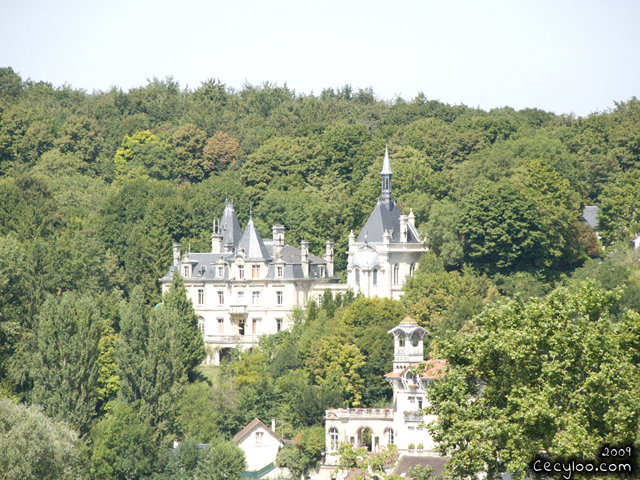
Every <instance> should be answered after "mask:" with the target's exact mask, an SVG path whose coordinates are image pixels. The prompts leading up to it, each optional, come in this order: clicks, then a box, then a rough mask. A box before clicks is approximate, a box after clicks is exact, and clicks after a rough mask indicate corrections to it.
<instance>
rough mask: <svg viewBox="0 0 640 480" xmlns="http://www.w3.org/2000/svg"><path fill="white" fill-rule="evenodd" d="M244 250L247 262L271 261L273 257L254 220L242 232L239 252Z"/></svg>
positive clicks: (250, 220)
mask: <svg viewBox="0 0 640 480" xmlns="http://www.w3.org/2000/svg"><path fill="white" fill-rule="evenodd" d="M241 248H242V249H244V254H245V258H246V259H247V260H269V259H270V258H271V256H270V255H269V252H268V251H267V247H265V245H264V242H263V241H262V237H260V232H258V229H257V228H256V226H255V225H254V224H253V218H250V219H249V223H247V228H245V229H244V232H242V236H241V237H240V241H239V242H238V250H240V249H241Z"/></svg>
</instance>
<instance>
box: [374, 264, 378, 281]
mask: <svg viewBox="0 0 640 480" xmlns="http://www.w3.org/2000/svg"><path fill="white" fill-rule="evenodd" d="M373 284H374V285H378V269H376V268H374V269H373Z"/></svg>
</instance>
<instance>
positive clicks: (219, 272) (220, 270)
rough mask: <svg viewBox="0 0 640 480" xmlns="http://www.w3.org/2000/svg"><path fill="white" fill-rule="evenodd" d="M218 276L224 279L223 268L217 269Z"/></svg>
mask: <svg viewBox="0 0 640 480" xmlns="http://www.w3.org/2000/svg"><path fill="white" fill-rule="evenodd" d="M218 276H219V277H220V278H222V277H224V267H223V266H220V267H218Z"/></svg>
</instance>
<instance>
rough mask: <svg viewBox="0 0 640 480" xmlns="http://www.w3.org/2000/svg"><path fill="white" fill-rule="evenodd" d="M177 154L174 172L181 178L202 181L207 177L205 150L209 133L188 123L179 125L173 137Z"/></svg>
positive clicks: (174, 149)
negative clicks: (204, 162)
mask: <svg viewBox="0 0 640 480" xmlns="http://www.w3.org/2000/svg"><path fill="white" fill-rule="evenodd" d="M171 141H172V144H173V151H174V156H175V161H174V172H175V173H176V175H177V176H178V177H179V178H180V179H181V180H186V181H190V182H200V181H202V180H204V178H205V177H206V175H205V170H204V168H203V151H204V147H205V144H206V142H207V134H206V133H205V132H204V131H202V130H200V129H199V128H198V127H196V126H195V125H193V124H191V123H188V124H186V125H182V126H181V127H179V128H178V129H177V130H176V131H175V132H174V133H173V137H172V139H171Z"/></svg>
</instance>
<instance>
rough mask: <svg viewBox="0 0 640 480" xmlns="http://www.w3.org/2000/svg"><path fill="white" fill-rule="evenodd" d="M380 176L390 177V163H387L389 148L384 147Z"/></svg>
mask: <svg viewBox="0 0 640 480" xmlns="http://www.w3.org/2000/svg"><path fill="white" fill-rule="evenodd" d="M380 174H381V175H391V163H390V162H389V146H388V145H385V146H384V162H383V163H382V172H380Z"/></svg>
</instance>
